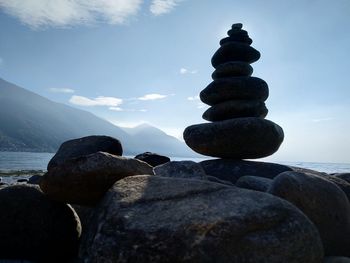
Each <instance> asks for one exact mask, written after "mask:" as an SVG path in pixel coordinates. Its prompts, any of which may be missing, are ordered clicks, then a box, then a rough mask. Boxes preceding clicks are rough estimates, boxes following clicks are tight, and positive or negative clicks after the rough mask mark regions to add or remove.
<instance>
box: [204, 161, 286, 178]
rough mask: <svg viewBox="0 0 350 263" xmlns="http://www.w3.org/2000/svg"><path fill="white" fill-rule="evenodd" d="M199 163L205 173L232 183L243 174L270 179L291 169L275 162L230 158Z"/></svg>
mask: <svg viewBox="0 0 350 263" xmlns="http://www.w3.org/2000/svg"><path fill="white" fill-rule="evenodd" d="M200 165H201V166H202V167H203V169H204V171H205V173H206V174H208V175H212V176H215V177H217V178H219V179H222V180H227V181H230V182H232V183H236V181H237V180H238V178H240V177H242V176H245V175H250V176H257V177H264V178H270V179H272V178H274V177H275V176H277V175H279V174H280V173H283V172H286V171H292V169H291V168H290V167H288V166H286V165H281V164H276V163H267V162H254V161H242V160H230V159H215V160H207V161H202V162H200Z"/></svg>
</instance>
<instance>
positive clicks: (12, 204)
mask: <svg viewBox="0 0 350 263" xmlns="http://www.w3.org/2000/svg"><path fill="white" fill-rule="evenodd" d="M0 207H1V213H0V237H1V238H0V259H22V260H33V261H35V262H68V260H70V259H73V258H74V257H76V256H77V252H78V245H79V243H78V242H79V237H80V234H81V226H80V221H79V218H78V217H77V215H76V214H75V212H74V210H73V209H72V208H71V207H70V206H69V205H66V204H63V203H59V202H55V201H52V200H50V199H48V198H47V196H45V195H44V194H43V192H42V191H41V190H40V188H39V187H38V186H34V185H23V184H22V185H16V186H9V187H6V188H4V189H1V190H0Z"/></svg>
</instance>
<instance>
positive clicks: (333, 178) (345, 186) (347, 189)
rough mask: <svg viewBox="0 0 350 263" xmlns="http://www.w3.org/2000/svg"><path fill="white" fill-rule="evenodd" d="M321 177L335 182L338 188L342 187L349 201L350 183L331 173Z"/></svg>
mask: <svg viewBox="0 0 350 263" xmlns="http://www.w3.org/2000/svg"><path fill="white" fill-rule="evenodd" d="M323 178H324V179H326V180H328V181H331V182H332V183H334V184H336V185H337V186H338V187H339V188H340V189H342V190H343V192H344V193H345V194H346V196H347V197H348V199H349V201H350V183H348V182H347V181H345V180H343V179H341V178H340V177H336V176H332V175H327V176H323Z"/></svg>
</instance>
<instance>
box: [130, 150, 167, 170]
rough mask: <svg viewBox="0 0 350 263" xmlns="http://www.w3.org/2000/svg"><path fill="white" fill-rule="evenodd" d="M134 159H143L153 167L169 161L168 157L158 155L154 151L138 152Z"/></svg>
mask: <svg viewBox="0 0 350 263" xmlns="http://www.w3.org/2000/svg"><path fill="white" fill-rule="evenodd" d="M135 159H138V160H141V161H144V162H146V163H148V164H149V165H150V166H153V167H155V166H158V165H161V164H164V163H167V162H170V158H169V157H166V156H163V155H159V154H156V153H151V152H145V153H141V154H138V155H136V156H135Z"/></svg>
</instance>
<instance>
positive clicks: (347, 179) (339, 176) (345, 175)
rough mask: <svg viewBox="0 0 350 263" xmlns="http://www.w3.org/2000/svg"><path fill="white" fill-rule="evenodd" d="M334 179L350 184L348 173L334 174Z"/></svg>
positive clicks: (349, 174)
mask: <svg viewBox="0 0 350 263" xmlns="http://www.w3.org/2000/svg"><path fill="white" fill-rule="evenodd" d="M334 176H335V177H338V178H341V179H343V180H345V181H347V182H348V183H350V173H336V174H334Z"/></svg>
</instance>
